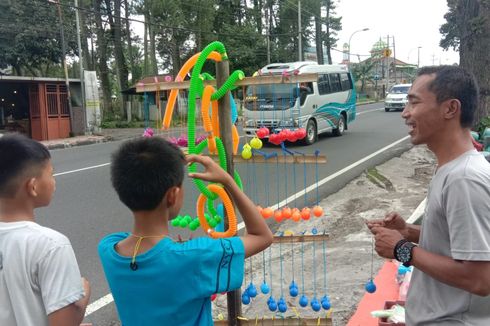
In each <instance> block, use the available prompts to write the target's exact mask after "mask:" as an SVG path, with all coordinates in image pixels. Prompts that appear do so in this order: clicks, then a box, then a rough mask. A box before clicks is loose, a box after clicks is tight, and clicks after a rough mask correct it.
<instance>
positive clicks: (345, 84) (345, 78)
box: [340, 73, 352, 91]
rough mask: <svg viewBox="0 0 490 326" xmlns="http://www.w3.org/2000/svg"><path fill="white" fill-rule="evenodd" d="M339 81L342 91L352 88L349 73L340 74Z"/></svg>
mask: <svg viewBox="0 0 490 326" xmlns="http://www.w3.org/2000/svg"><path fill="white" fill-rule="evenodd" d="M340 83H341V84H342V90H343V91H348V90H349V89H352V82H351V79H350V76H349V74H347V73H342V74H340Z"/></svg>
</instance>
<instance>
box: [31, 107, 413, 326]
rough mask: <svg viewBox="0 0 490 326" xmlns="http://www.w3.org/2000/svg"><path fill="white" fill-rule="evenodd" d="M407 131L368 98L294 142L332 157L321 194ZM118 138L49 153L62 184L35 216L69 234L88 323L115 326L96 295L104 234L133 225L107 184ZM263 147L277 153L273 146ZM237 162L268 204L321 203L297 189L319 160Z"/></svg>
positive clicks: (190, 191)
mask: <svg viewBox="0 0 490 326" xmlns="http://www.w3.org/2000/svg"><path fill="white" fill-rule="evenodd" d="M406 136H407V129H406V127H405V126H404V123H403V120H402V119H401V117H400V112H388V113H387V112H384V109H383V107H382V104H370V105H364V106H359V107H358V116H357V119H356V121H354V122H353V123H352V124H351V125H349V129H348V130H347V131H346V132H345V134H344V135H343V136H341V137H333V136H330V135H324V136H321V137H320V139H319V141H318V142H317V143H315V144H314V145H312V146H309V147H302V146H290V148H291V149H293V150H296V151H299V152H302V153H306V154H312V153H314V151H315V150H319V151H320V153H321V154H323V155H326V156H327V163H326V164H319V165H318V171H319V173H318V174H319V178H318V179H319V181H320V183H323V185H322V186H321V187H319V191H318V193H319V197H320V198H322V197H324V196H326V195H328V194H330V193H333V192H335V191H337V190H339V189H340V188H342V187H343V186H344V185H345V184H346V183H347V182H348V181H350V180H351V179H353V178H354V177H356V176H358V175H359V174H360V173H362V171H363V170H365V169H366V168H368V167H371V166H375V165H378V164H380V163H382V162H384V161H386V160H388V159H389V158H391V157H393V156H397V155H399V154H400V153H402V152H403V151H405V150H407V149H408V148H409V146H410V144H409V141H408V139H406ZM404 138H405V139H404ZM402 139H403V140H402ZM399 140H401V141H400V142H399V143H397V144H395V145H393V146H391V147H390V148H388V149H387V150H382V151H380V150H381V149H383V148H384V147H386V146H388V145H390V144H393V143H395V142H397V141H399ZM120 143H121V142H120V141H117V142H110V143H102V144H94V145H87V146H81V147H75V148H68V149H60V150H54V151H52V152H51V153H52V156H53V165H54V168H55V173H57V176H56V181H57V190H56V193H55V196H54V199H53V201H52V203H51V205H50V207H49V208H43V209H39V210H38V211H37V214H36V215H37V221H38V222H39V223H40V224H43V225H46V226H49V227H52V228H54V229H56V230H58V231H60V232H62V233H64V234H65V235H67V236H68V237H69V238H70V240H71V242H72V245H73V248H74V250H75V253H76V255H77V259H78V263H79V265H80V269H81V272H82V275H83V276H85V277H86V278H88V279H89V281H90V282H91V285H92V298H91V302H92V303H93V302H96V304H95V305H96V306H95V305H92V306H91V308H92V309H91V310H95V311H93V312H92V313H90V315H88V316H87V317H86V319H85V321H86V322H92V323H93V324H94V326H100V325H118V318H117V313H116V311H115V307H114V304H113V303H109V304H104V302H102V301H104V300H103V299H102V300H99V299H101V298H107V297H106V295H107V294H108V293H109V289H108V286H107V283H106V281H105V279H104V275H103V271H102V267H101V265H100V263H99V258H98V255H97V244H98V242H99V240H100V239H101V238H102V237H103V236H104V235H106V234H107V233H111V232H116V231H128V230H130V228H131V225H132V224H131V215H130V212H129V211H128V209H127V208H126V207H125V206H124V205H122V204H121V203H120V202H119V200H118V198H117V196H116V194H115V192H114V191H113V189H112V188H111V185H110V176H109V162H110V155H111V153H112V152H113V151H114V150H115V149H116V148H117V147H118V146H119V145H120ZM264 150H265V151H273V150H275V151H278V149H277V148H275V147H269V146H267V147H265V149H264ZM377 152H378V153H377ZM373 153H374V154H373ZM360 160H364V161H363V162H359V161H360ZM356 162H357V163H356ZM354 163H356V164H354ZM236 168H237V169H238V171H239V172H240V175H241V176H242V180H243V181H244V182H245V183H246V188H245V190H246V191H247V193H248V194H249V195H250V196H251V197H252V199H253V200H254V201H256V202H258V203H259V204H261V205H263V206H267V198H268V199H269V203H268V204H269V205H273V204H276V203H278V202H281V201H284V199H286V198H287V197H290V199H289V205H290V206H291V207H294V206H297V207H299V208H302V207H303V206H304V205H305V202H307V204H308V205H311V204H314V203H315V202H316V198H317V197H316V187H313V189H312V191H311V192H309V193H307V195H306V197H307V198H306V200H305V198H304V196H303V195H302V194H299V195H297V196H294V194H295V193H297V192H301V191H303V192H304V188H305V187H304V184H305V183H306V185H307V186H310V185H314V184H316V181H317V180H316V178H315V168H316V166H315V165H314V164H312V165H307V166H306V173H305V172H304V171H305V167H304V166H303V165H302V164H300V165H295V166H294V167H293V166H292V165H286V166H285V165H283V164H280V165H279V168H278V169H277V168H276V163H275V161H272V164H268V165H267V167H266V165H265V164H251V163H249V164H240V165H237V166H236ZM293 169H294V170H293ZM293 172H295V174H293ZM294 175H295V176H296V177H294ZM325 178H326V180H323V179H325ZM322 180H323V181H322ZM277 182H278V183H279V184H277ZM184 186H185V187H186V195H187V198H188V200H187V201H186V203H185V206H184V208H183V213H185V214H191V215H194V214H195V213H194V211H195V201H196V199H197V195H198V192H197V190H196V189H195V188H194V187H193V186H191V185H190V183H189V181H188V180H186V182H185V185H184ZM277 186H279V187H277ZM277 188H279V192H278V191H277ZM326 209H328V207H326ZM172 233H173V234H174V235H176V234H181V235H182V236H183V237H184V238H186V237H187V233H186V232H184V231H183V230H182V229H178V230H175V229H174V230H172Z"/></svg>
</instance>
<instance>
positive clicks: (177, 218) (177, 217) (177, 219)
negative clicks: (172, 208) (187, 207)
mask: <svg viewBox="0 0 490 326" xmlns="http://www.w3.org/2000/svg"><path fill="white" fill-rule="evenodd" d="M181 219H182V217H181V216H180V215H178V216H176V217H175V218H174V219H173V220H172V221H170V224H171V225H172V226H174V227H177V226H179V225H180V220H181Z"/></svg>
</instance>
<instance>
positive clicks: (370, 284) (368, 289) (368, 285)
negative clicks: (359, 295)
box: [364, 280, 376, 293]
mask: <svg viewBox="0 0 490 326" xmlns="http://www.w3.org/2000/svg"><path fill="white" fill-rule="evenodd" d="M364 288H365V289H366V292H368V293H374V292H376V284H374V282H373V280H369V282H367V283H366V286H365V287H364Z"/></svg>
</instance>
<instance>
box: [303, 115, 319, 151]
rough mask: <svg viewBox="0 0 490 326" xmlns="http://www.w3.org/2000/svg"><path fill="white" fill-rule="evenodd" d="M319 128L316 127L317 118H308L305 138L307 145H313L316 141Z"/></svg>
mask: <svg viewBox="0 0 490 326" xmlns="http://www.w3.org/2000/svg"><path fill="white" fill-rule="evenodd" d="M317 133H318V131H317V129H316V123H315V120H313V119H310V120H308V124H307V125H306V137H305V139H304V141H303V142H304V144H305V145H311V144H313V143H314V142H315V141H316V137H317Z"/></svg>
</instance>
